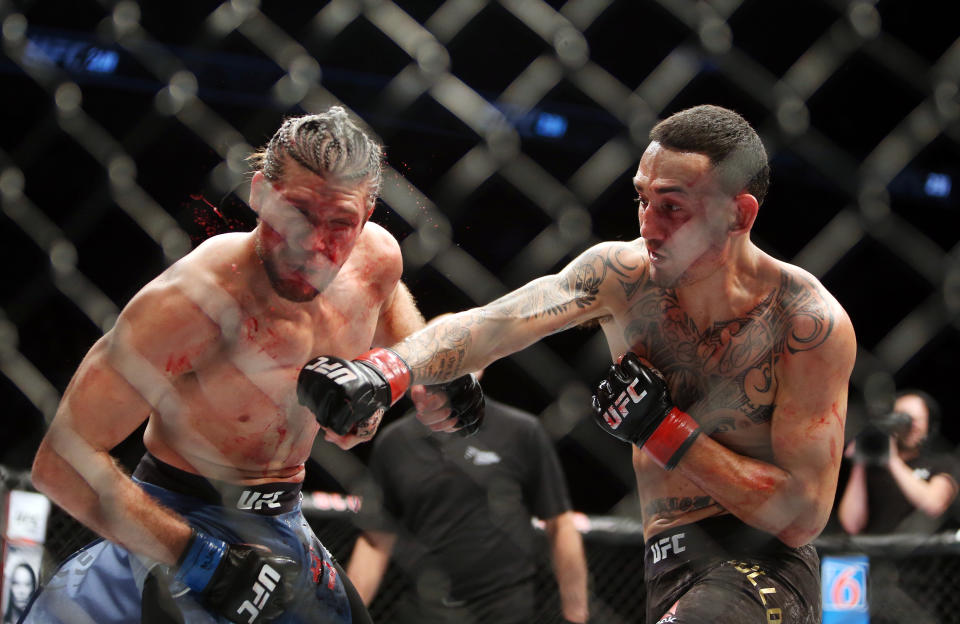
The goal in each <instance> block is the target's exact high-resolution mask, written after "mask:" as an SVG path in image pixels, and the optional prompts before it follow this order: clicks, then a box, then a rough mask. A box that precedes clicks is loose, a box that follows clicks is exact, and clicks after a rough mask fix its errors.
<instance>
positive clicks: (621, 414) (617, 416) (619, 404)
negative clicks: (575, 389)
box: [603, 378, 647, 429]
mask: <svg viewBox="0 0 960 624" xmlns="http://www.w3.org/2000/svg"><path fill="white" fill-rule="evenodd" d="M638 383H640V380H639V379H636V378H634V380H633V383H631V384H630V385H629V386H627V389H626V390H624V391H623V392H621V393H620V396H618V397H617V400H616V401H614V402H613V405H611V406H610V407H608V408H607V411H606V412H604V414H603V418H604V419H605V420H606V421H607V424H608V425H610V428H611V429H616V428H617V427H619V426H620V423H622V422H623V419H624V418H626V417H627V416H629V415H630V413H629V412H628V411H627V400H628V399H629V400H630V401H632V402H634V403H639V402H640V401H642V400H643V397H645V396H647V391H646V390H644V391H643V392H641V393H640V394H637V390H636V387H637V384H638Z"/></svg>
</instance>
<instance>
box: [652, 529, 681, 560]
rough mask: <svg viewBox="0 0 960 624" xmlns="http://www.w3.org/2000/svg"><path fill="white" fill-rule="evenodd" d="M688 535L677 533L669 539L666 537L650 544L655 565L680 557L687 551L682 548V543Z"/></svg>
mask: <svg viewBox="0 0 960 624" xmlns="http://www.w3.org/2000/svg"><path fill="white" fill-rule="evenodd" d="M685 535H686V533H675V534H674V535H671V536H669V537H664V538H661V539H659V540H657V541H656V542H654V543H652V544H650V553H651V554H652V555H653V563H657V562H659V561H662V560H663V559H666V558H667V557H670V556H673V555H678V554H680V553H682V552H683V551H685V550H686V549H687V547H686V546H681V545H680V541H681V540H682V539H683V538H684V536H685Z"/></svg>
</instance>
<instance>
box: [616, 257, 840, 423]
mask: <svg viewBox="0 0 960 624" xmlns="http://www.w3.org/2000/svg"><path fill="white" fill-rule="evenodd" d="M829 309H830V308H829V306H828V305H827V303H826V301H825V300H824V298H823V295H822V294H821V291H820V290H819V289H818V288H817V287H816V286H815V285H813V284H812V283H809V282H806V281H802V280H800V279H798V278H796V277H794V276H791V275H790V274H788V273H786V272H784V273H782V274H781V280H780V284H779V286H778V287H777V288H774V289H773V290H771V291H770V292H769V293H768V294H767V296H766V297H764V299H763V300H762V301H760V302H759V303H758V304H757V305H756V306H754V308H753V309H751V310H750V311H749V312H747V313H746V314H745V315H743V316H742V317H738V318H733V319H728V320H724V321H718V322H715V323H713V324H712V325H710V326H708V327H705V328H703V329H702V330H701V329H700V328H698V327H697V326H696V324H695V323H694V322H693V320H692V319H691V318H690V317H689V316H688V315H687V314H686V312H684V310H683V309H682V308H681V306H680V304H679V301H678V300H677V296H676V293H675V292H674V291H673V290H670V289H655V290H651V291H649V292H648V293H646V294H644V295H643V296H641V297H640V299H638V300H637V301H636V302H635V303H633V305H632V306H631V317H632V318H633V320H632V321H631V322H630V323H629V324H628V325H627V326H626V328H625V331H624V337H625V338H626V340H627V344H630V345H633V347H632V348H633V350H634V351H635V352H636V353H637V354H638V355H640V356H641V357H644V358H646V359H647V360H649V361H650V362H652V363H653V364H654V366H656V367H657V368H658V369H659V370H660V371H661V372H662V373H663V374H664V375H665V376H666V378H667V380H668V382H669V385H670V391H671V395H672V397H673V400H674V402H675V403H676V404H677V406H678V407H680V408H681V409H683V410H686V411H694V412H695V413H696V414H697V415H698V419H699V420H700V422H701V424H702V425H703V426H704V427H705V428H706V429H707V430H708V431H710V432H717V433H723V432H729V431H733V430H734V429H737V428H739V427H740V426H741V424H751V423H752V424H757V425H759V424H763V423H767V422H769V421H770V418H771V416H772V414H773V410H774V399H775V393H776V389H777V379H776V364H777V362H778V361H779V360H780V358H782V357H784V355H790V354H794V353H798V352H801V351H809V350H812V349H816V348H817V347H818V346H820V345H821V344H823V342H824V341H825V340H826V339H827V337H828V336H829V335H830V332H831V331H832V329H833V324H834V320H833V318H832V317H831V316H829V313H828V311H829Z"/></svg>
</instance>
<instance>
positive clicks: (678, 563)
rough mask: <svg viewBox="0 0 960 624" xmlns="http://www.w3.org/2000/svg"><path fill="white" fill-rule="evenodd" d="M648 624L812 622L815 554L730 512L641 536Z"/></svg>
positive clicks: (816, 609) (816, 608) (816, 599)
mask: <svg viewBox="0 0 960 624" xmlns="http://www.w3.org/2000/svg"><path fill="white" fill-rule="evenodd" d="M644 575H645V582H646V586H647V619H646V621H647V622H648V623H649V624H654V623H657V624H660V623H662V624H692V623H700V622H704V623H706V622H710V623H713V624H727V623H729V624H744V623H746V624H750V623H754V622H756V623H757V624H761V623H763V624H766V623H767V622H778V623H780V622H782V623H784V624H815V623H817V622H820V558H819V557H818V556H817V551H816V550H815V549H814V548H813V546H811V545H809V544H808V545H806V546H801V547H800V548H790V547H789V546H787V545H785V544H784V543H783V542H781V541H780V540H778V539H776V538H775V537H773V536H772V535H770V534H769V533H765V532H763V531H758V530H757V529H754V528H752V527H749V526H747V525H746V524H744V523H743V522H741V521H740V520H738V519H737V518H735V517H733V516H729V515H727V516H720V517H717V518H708V519H706V520H701V521H700V522H697V523H694V524H688V525H684V526H681V527H676V528H673V529H670V530H668V531H665V532H663V533H659V534H657V535H655V536H653V537H652V538H650V539H649V540H647V543H646V546H645V552H644Z"/></svg>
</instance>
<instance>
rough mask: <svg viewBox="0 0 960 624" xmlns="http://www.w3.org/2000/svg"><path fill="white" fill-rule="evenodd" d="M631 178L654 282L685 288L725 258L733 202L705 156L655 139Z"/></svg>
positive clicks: (705, 274)
mask: <svg viewBox="0 0 960 624" xmlns="http://www.w3.org/2000/svg"><path fill="white" fill-rule="evenodd" d="M633 181H634V186H635V187H636V189H637V202H638V204H639V206H640V208H639V219H640V235H641V236H642V237H643V238H644V240H645V243H646V247H647V253H648V254H649V260H650V276H651V279H652V280H653V282H654V283H655V284H656V285H658V286H660V287H662V288H677V287H679V286H685V285H687V284H690V283H693V282H696V281H698V280H700V279H703V278H704V277H706V276H707V275H709V274H710V273H712V272H713V271H715V270H716V269H717V268H718V267H719V266H720V265H722V264H723V263H724V262H725V261H726V257H727V251H728V242H729V239H730V236H729V233H730V224H731V219H732V216H733V214H734V211H733V206H734V202H733V197H732V196H731V194H730V193H729V192H724V190H723V189H722V186H721V184H720V180H719V178H718V176H717V174H716V171H715V169H714V167H713V165H712V163H711V162H710V159H709V158H708V157H707V156H705V155H703V154H697V153H692V152H678V151H674V150H670V149H667V148H665V147H663V146H661V145H660V144H659V143H657V142H653V143H651V144H650V146H649V147H648V148H647V150H646V151H645V152H644V154H643V157H642V158H641V159H640V166H639V167H638V169H637V175H636V176H635V177H634V180H633Z"/></svg>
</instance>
